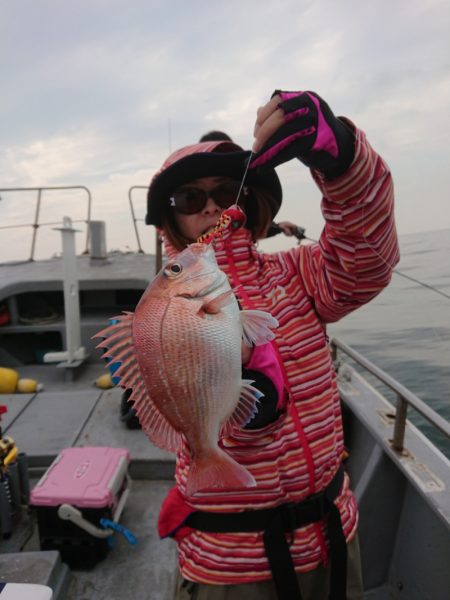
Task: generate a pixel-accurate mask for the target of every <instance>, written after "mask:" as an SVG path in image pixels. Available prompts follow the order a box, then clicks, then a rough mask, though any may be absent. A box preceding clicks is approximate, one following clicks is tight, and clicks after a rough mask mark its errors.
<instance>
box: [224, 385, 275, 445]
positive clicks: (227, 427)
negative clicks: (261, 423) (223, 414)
mask: <svg viewBox="0 0 450 600" xmlns="http://www.w3.org/2000/svg"><path fill="white" fill-rule="evenodd" d="M252 383H253V381H251V380H250V379H243V380H242V387H241V395H240V397H239V402H238V403H237V405H236V408H235V409H234V411H233V413H232V414H231V416H230V417H229V418H228V419H227V421H225V423H224V424H223V426H222V429H221V432H220V437H224V436H227V435H229V434H230V433H231V431H232V430H233V429H236V428H240V427H244V426H245V425H247V423H248V422H249V421H251V420H252V419H253V417H254V416H255V415H256V413H257V412H258V402H259V400H260V398H262V397H263V396H264V394H263V393H262V392H260V390H258V389H256V388H255V387H253V385H252Z"/></svg>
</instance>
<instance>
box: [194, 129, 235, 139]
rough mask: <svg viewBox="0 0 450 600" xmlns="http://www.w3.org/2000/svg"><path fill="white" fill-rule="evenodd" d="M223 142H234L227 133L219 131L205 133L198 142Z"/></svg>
mask: <svg viewBox="0 0 450 600" xmlns="http://www.w3.org/2000/svg"><path fill="white" fill-rule="evenodd" d="M222 140H223V141H224V142H232V141H233V140H232V139H231V138H230V136H229V135H228V134H227V133H225V132H224V131H218V130H213V131H208V133H204V134H203V135H202V137H201V138H200V139H199V140H198V141H199V142H220V141H222Z"/></svg>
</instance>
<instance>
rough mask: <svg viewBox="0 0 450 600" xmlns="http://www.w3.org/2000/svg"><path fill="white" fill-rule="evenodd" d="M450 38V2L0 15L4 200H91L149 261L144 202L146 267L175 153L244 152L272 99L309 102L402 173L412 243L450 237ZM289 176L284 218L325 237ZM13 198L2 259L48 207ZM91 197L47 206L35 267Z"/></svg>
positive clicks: (80, 2)
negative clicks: (160, 177) (298, 97)
mask: <svg viewBox="0 0 450 600" xmlns="http://www.w3.org/2000/svg"><path fill="white" fill-rule="evenodd" d="M449 23H450V3H449V2H448V1H444V0H389V1H386V0H377V1H376V2H374V1H373V0H340V1H339V2H336V1H334V0H277V2H273V1H270V2H269V1H264V0H227V2H223V1H221V2H218V1H215V0H210V1H209V2H206V1H199V0H190V1H189V2H187V1H186V0H182V1H181V0H180V1H179V0H162V1H159V0H127V1H125V0H124V1H119V0H77V1H76V2H71V3H69V2H61V1H58V0H15V1H14V2H5V1H4V0H3V1H0V73H1V93H0V119H1V127H0V132H1V135H0V188H17V187H21V188H26V187H54V186H84V187H86V188H88V189H89V190H90V193H91V197H92V212H91V218H93V219H98V220H105V221H106V237H107V245H108V247H109V248H114V249H119V250H124V251H126V250H130V249H131V250H135V249H136V248H137V240H136V236H135V234H134V229H133V221H132V216H131V211H130V201H129V198H130V196H131V200H132V203H133V207H134V209H135V214H136V218H137V219H138V222H137V226H138V232H139V235H140V243H141V245H142V246H143V248H144V249H145V250H146V251H150V252H151V251H153V248H154V232H153V228H151V227H145V226H144V224H143V218H144V216H145V189H143V188H144V186H146V185H148V183H149V181H150V179H151V177H152V176H153V174H154V173H155V172H156V171H157V170H158V169H159V167H160V165H161V164H162V162H163V160H164V159H165V158H166V156H167V155H168V153H169V151H171V150H175V149H177V148H179V147H181V146H184V145H186V144H190V143H193V142H196V141H197V140H198V138H199V137H200V136H201V135H202V134H203V133H205V132H206V131H208V130H210V129H221V130H223V131H226V132H227V133H228V134H229V135H230V136H231V137H232V138H233V139H234V141H235V142H237V143H238V144H240V145H242V146H244V147H246V148H249V147H251V144H252V141H253V136H252V132H253V126H254V121H255V115H256V110H257V108H258V107H259V106H261V105H263V104H264V103H265V102H266V101H267V100H268V99H269V98H270V96H271V94H272V92H273V90H275V89H285V90H305V89H308V90H314V91H316V92H317V93H319V94H320V95H321V96H322V97H323V98H324V99H325V100H326V101H327V102H328V104H329V105H330V106H331V108H332V109H333V111H334V112H335V114H337V115H345V116H347V117H349V118H350V119H351V120H352V121H353V122H354V123H355V124H356V125H357V126H358V127H359V128H360V129H362V130H363V131H364V132H365V133H366V135H367V137H368V139H369V141H370V142H371V144H372V146H373V147H374V148H375V149H376V150H377V151H378V152H379V153H380V154H381V155H382V156H383V158H384V159H385V160H386V162H387V163H388V164H389V166H390V168H391V170H392V173H393V176H394V182H395V190H396V219H397V228H398V231H399V233H400V234H407V233H415V232H422V231H423V232H426V231H430V230H437V229H450V197H449V196H450V194H449V190H450V161H449V158H450V150H449V148H450V116H449V115H450V43H449V41H448V24H449ZM277 172H278V174H279V176H280V179H281V181H282V184H283V192H284V200H283V205H282V208H281V210H280V213H279V216H278V218H279V220H290V221H293V222H295V223H297V224H299V225H301V226H302V227H305V228H306V233H307V235H308V236H310V237H312V238H317V237H318V236H319V234H320V231H321V229H322V226H323V219H322V216H321V213H320V193H319V191H318V189H317V188H316V186H315V184H314V183H313V181H312V180H311V176H310V173H309V171H308V170H307V169H306V168H305V167H304V166H303V165H302V164H301V163H299V162H298V161H296V160H294V161H291V162H290V163H287V164H285V165H282V166H280V167H278V168H277ZM130 189H131V192H130ZM0 197H1V200H0V227H3V229H2V228H0V261H1V260H9V259H13V258H24V257H27V256H28V255H29V254H30V244H31V234H32V231H33V229H32V228H31V227H26V228H20V229H19V228H8V229H5V227H6V226H11V225H17V224H24V223H26V224H30V223H32V222H33V219H34V216H35V211H36V199H37V193H36V192H21V193H19V192H2V191H0ZM87 198H88V195H87V193H86V190H85V189H78V190H75V191H70V192H68V191H64V190H53V191H47V192H43V194H42V196H41V200H42V201H41V212H40V217H39V218H40V221H41V222H42V223H51V225H43V226H42V227H40V228H39V230H38V236H37V245H36V253H37V256H38V257H39V256H45V255H50V254H51V253H53V252H54V251H59V249H60V241H59V237H58V236H59V235H60V234H59V233H58V232H57V231H54V229H56V228H57V227H58V225H57V223H58V222H59V221H61V219H62V217H63V216H64V215H67V216H70V217H71V218H72V219H74V220H75V221H78V220H83V219H86V216H87ZM75 227H76V228H79V229H80V230H81V231H83V227H84V226H83V223H76V224H75ZM76 238H77V247H78V249H82V247H83V243H84V240H85V237H84V235H83V233H79V234H77V235H76ZM290 245H292V241H291V240H289V239H287V238H283V237H282V236H277V237H276V238H274V239H272V240H267V241H266V242H263V243H262V245H261V246H262V247H263V249H267V250H272V249H275V248H284V247H289V246H290Z"/></svg>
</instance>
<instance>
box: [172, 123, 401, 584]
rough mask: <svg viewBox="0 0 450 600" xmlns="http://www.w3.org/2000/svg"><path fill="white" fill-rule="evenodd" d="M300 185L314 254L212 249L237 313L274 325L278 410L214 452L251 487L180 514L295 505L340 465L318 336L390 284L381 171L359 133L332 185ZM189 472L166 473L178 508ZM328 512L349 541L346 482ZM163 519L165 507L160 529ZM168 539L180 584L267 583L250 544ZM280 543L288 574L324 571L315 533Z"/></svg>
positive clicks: (313, 528)
mask: <svg viewBox="0 0 450 600" xmlns="http://www.w3.org/2000/svg"><path fill="white" fill-rule="evenodd" d="M312 175H313V177H314V179H315V181H316V183H317V185H318V187H319V189H320V191H321V192H322V195H323V199H322V212H323V216H324V219H325V227H324V230H323V233H322V235H321V237H320V240H319V242H318V243H315V244H311V245H301V246H297V247H295V248H293V249H292V250H289V251H286V252H279V253H274V254H263V253H260V252H258V251H257V249H256V247H255V246H254V244H253V243H252V242H251V239H250V234H249V232H248V231H247V230H245V229H240V230H238V231H237V232H235V233H234V234H233V235H232V236H230V237H229V238H227V239H226V240H218V241H216V242H215V244H214V246H215V252H216V257H217V261H218V264H219V266H220V268H221V269H222V270H223V271H224V272H225V273H226V274H227V276H228V278H229V280H230V283H231V286H232V288H233V289H235V290H236V294H237V296H238V299H239V302H240V304H241V306H242V308H244V309H249V308H258V309H261V310H265V311H268V312H270V313H271V314H272V315H273V316H274V317H276V319H278V321H279V328H278V329H277V330H276V331H275V333H276V338H275V347H276V349H277V352H278V354H279V357H280V359H281V361H282V364H283V370H284V379H285V386H286V389H287V392H288V402H287V406H286V410H285V411H284V412H283V414H282V415H281V416H280V417H279V418H278V419H277V420H276V421H275V422H274V423H271V424H269V425H268V426H266V427H264V428H262V429H258V430H245V429H241V430H238V431H235V432H234V433H233V435H232V436H230V437H226V438H224V439H222V440H221V445H222V447H223V448H224V449H225V450H226V451H227V452H228V453H229V454H230V455H231V456H232V457H233V458H234V459H235V460H237V461H238V462H239V463H241V464H242V465H244V466H245V467H246V468H247V469H248V470H249V471H250V472H251V473H252V475H253V476H254V478H255V480H256V482H257V487H256V488H249V489H245V490H239V491H237V492H230V491H229V492H218V491H212V492H202V493H199V494H196V495H195V497H193V498H190V499H189V502H187V501H186V500H185V503H186V504H187V506H185V508H186V511H187V512H189V511H190V510H192V509H194V510H202V511H214V512H235V511H242V510H251V509H261V508H269V507H273V506H277V505H280V504H283V503H287V502H298V501H301V500H303V499H305V498H307V497H308V496H310V495H311V494H315V493H317V492H320V491H321V490H323V489H324V488H325V487H326V486H327V485H328V484H329V483H330V482H331V480H332V479H333V476H334V475H335V473H336V471H337V469H338V467H339V465H340V463H341V460H342V457H343V453H344V446H343V430H342V418H341V408H340V400H339V393H338V387H337V382H336V376H335V372H334V369H333V364H332V360H331V356H330V351H329V348H328V344H327V337H326V333H325V324H326V323H330V322H333V321H337V320H338V319H340V318H342V317H344V316H345V315H346V314H348V313H350V312H351V311H353V310H355V309H356V308H358V307H360V306H362V305H363V304H365V303H366V302H368V301H369V300H371V299H372V298H373V297H374V296H376V295H377V294H378V293H379V292H380V291H381V290H382V289H383V288H384V287H385V286H386V285H387V284H388V283H389V281H390V278H391V273H392V268H393V267H394V265H395V264H396V263H397V261H398V258H399V253H398V246H397V236H396V231H395V225H394V217H393V186H392V180H391V175H390V172H389V169H388V168H387V166H386V164H385V163H384V161H383V160H382V159H381V158H380V157H379V156H378V155H377V154H376V153H375V152H374V151H373V149H372V148H371V147H370V145H369V144H368V142H367V140H366V138H365V136H364V134H363V133H362V132H361V131H359V130H356V153H355V158H354V161H353V163H352V165H351V166H350V168H349V169H348V171H347V172H346V173H345V174H344V175H342V176H341V177H340V178H338V179H336V180H333V181H326V180H325V178H324V177H323V176H322V175H321V174H320V173H317V172H313V173H312ZM168 250H169V251H170V249H168ZM189 465H190V456H189V452H188V449H187V448H186V447H185V448H183V449H182V450H181V451H180V452H179V453H178V455H177V463H176V482H177V488H178V489H177V490H176V493H177V494H178V497H179V498H183V497H184V493H185V489H186V480H187V474H188V470H189ZM174 491H175V490H174ZM336 505H337V506H338V508H339V510H340V513H341V520H342V525H343V529H344V533H345V535H346V538H347V540H350V539H351V538H352V537H353V536H354V534H355V531H356V527H357V523H358V511H357V506H356V502H355V498H354V496H353V494H352V492H351V490H350V483H349V478H348V475H346V476H345V480H344V484H343V487H342V490H341V493H340V495H339V496H338V498H337V499H336ZM174 510H175V504H173V503H172V502H171V497H170V495H169V498H168V499H167V501H166V502H165V503H164V505H163V510H162V515H161V517H162V518H165V517H166V516H167V513H168V512H171V511H172V513H173V512H174ZM177 510H179V506H177ZM182 514H183V513H182V512H180V513H179V515H180V517H179V518H180V522H181V520H182ZM174 537H175V538H176V539H177V543H178V554H179V566H180V571H181V574H182V576H183V577H185V578H186V579H189V580H191V581H197V582H201V583H209V584H236V583H247V582H252V581H261V580H264V579H269V578H270V577H271V573H270V568H269V565H268V561H267V558H266V555H265V551H264V546H263V541H262V532H261V533H259V532H257V533H220V534H214V533H205V532H200V531H196V530H192V529H189V528H187V527H183V528H181V529H180V530H179V531H178V532H177V534H176V535H175V536H174ZM290 541H291V544H290V550H291V554H292V558H293V562H294V565H295V569H296V570H297V571H308V570H311V569H314V568H316V567H317V566H318V565H319V564H320V563H323V564H325V565H326V564H327V562H328V542H327V537H326V528H325V525H324V524H323V523H315V524H311V525H308V526H306V527H303V528H301V529H298V530H296V531H295V532H294V534H293V536H292V540H290Z"/></svg>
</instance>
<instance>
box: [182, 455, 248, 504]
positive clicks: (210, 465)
mask: <svg viewBox="0 0 450 600" xmlns="http://www.w3.org/2000/svg"><path fill="white" fill-rule="evenodd" d="M249 487H256V481H255V479H254V477H253V475H252V474H251V473H250V472H249V471H247V469H246V468H245V467H243V466H242V465H240V464H239V463H237V462H236V461H235V460H234V459H233V458H231V456H229V455H228V454H226V453H225V452H224V451H223V450H221V449H220V448H217V449H216V450H215V451H213V452H210V453H208V455H207V456H202V457H196V458H194V459H193V460H192V463H191V468H190V471H189V475H188V480H187V484H186V494H187V495H188V496H193V495H194V494H195V493H196V492H200V491H204V490H211V489H215V490H225V489H235V488H237V489H242V488H249Z"/></svg>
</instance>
